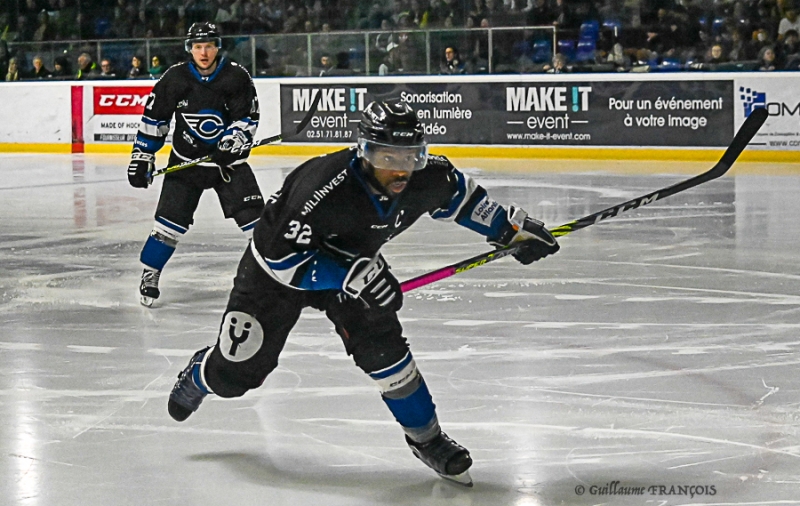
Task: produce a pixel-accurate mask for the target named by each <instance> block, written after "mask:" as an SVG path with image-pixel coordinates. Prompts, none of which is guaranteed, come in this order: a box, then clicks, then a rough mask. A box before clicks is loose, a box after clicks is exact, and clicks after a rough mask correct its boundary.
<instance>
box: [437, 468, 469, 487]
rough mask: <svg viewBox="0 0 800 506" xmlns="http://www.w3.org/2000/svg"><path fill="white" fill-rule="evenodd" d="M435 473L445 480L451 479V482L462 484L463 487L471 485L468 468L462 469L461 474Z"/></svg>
mask: <svg viewBox="0 0 800 506" xmlns="http://www.w3.org/2000/svg"><path fill="white" fill-rule="evenodd" d="M436 474H438V475H439V476H441V477H442V478H444V479H445V480H447V481H452V482H453V483H458V484H459V485H463V486H465V487H471V486H472V476H470V475H469V470H467V471H464V472H463V473H461V474H441V473H436Z"/></svg>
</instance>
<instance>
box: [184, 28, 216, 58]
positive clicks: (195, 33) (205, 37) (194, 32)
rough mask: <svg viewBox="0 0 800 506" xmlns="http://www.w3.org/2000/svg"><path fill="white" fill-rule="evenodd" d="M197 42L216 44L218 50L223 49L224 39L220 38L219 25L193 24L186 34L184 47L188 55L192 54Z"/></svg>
mask: <svg viewBox="0 0 800 506" xmlns="http://www.w3.org/2000/svg"><path fill="white" fill-rule="evenodd" d="M195 42H214V43H215V44H216V45H217V48H220V49H221V48H222V37H220V34H219V30H218V29H217V25H215V24H214V23H209V22H208V21H199V22H197V23H193V24H192V26H190V27H189V30H188V31H187V32H186V40H185V41H184V42H183V47H184V49H186V52H187V53H190V52H192V44H194V43H195Z"/></svg>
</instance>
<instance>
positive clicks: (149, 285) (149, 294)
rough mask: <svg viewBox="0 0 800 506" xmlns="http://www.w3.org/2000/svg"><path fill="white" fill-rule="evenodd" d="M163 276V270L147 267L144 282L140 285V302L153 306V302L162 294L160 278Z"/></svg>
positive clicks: (144, 272) (143, 276)
mask: <svg viewBox="0 0 800 506" xmlns="http://www.w3.org/2000/svg"><path fill="white" fill-rule="evenodd" d="M160 277H161V271H157V270H154V269H145V270H144V271H143V272H142V282H141V284H140V285H139V302H141V303H142V305H143V306H147V307H151V306H152V305H153V302H155V300H156V299H157V298H158V297H159V295H161V291H160V290H159V289H158V278H160Z"/></svg>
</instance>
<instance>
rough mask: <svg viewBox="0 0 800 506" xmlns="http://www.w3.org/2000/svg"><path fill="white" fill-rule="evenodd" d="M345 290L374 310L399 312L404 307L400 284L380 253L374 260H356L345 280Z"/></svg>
mask: <svg viewBox="0 0 800 506" xmlns="http://www.w3.org/2000/svg"><path fill="white" fill-rule="evenodd" d="M343 290H344V292H345V293H346V294H348V295H350V296H351V297H353V298H360V299H361V300H362V301H363V302H364V304H366V305H367V307H369V308H372V309H387V310H390V311H399V310H400V308H401V307H403V292H402V291H401V290H400V282H399V281H397V278H395V277H394V275H392V273H391V272H390V271H389V266H388V265H386V261H385V260H384V259H383V255H381V254H380V253H378V254H377V255H376V256H375V258H372V259H369V258H359V259H358V260H356V261H355V262H354V263H353V266H352V267H351V268H350V271H349V272H348V273H347V276H346V277H345V279H344V287H343Z"/></svg>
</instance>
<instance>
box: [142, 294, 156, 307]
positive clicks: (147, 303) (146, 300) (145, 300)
mask: <svg viewBox="0 0 800 506" xmlns="http://www.w3.org/2000/svg"><path fill="white" fill-rule="evenodd" d="M155 301H156V299H154V298H152V297H147V296H144V295H140V296H139V302H140V303H141V304H142V305H143V306H144V307H153V302H155Z"/></svg>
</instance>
